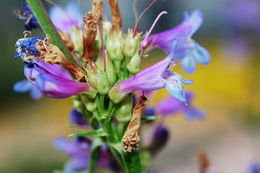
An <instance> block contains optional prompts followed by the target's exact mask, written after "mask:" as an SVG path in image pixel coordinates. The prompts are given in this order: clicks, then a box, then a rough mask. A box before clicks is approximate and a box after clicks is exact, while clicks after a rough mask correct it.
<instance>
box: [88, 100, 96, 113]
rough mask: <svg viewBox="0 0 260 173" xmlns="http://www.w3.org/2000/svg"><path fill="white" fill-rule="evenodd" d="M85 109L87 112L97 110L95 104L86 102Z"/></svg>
mask: <svg viewBox="0 0 260 173" xmlns="http://www.w3.org/2000/svg"><path fill="white" fill-rule="evenodd" d="M86 108H87V110H88V111H89V112H93V111H94V110H96V109H97V105H96V103H95V102H87V104H86Z"/></svg>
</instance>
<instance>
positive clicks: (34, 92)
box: [13, 80, 43, 100]
mask: <svg viewBox="0 0 260 173" xmlns="http://www.w3.org/2000/svg"><path fill="white" fill-rule="evenodd" d="M13 89H14V91H15V92H18V93H24V92H30V95H31V97H32V98H33V99H36V100H37V99H40V98H42V96H43V94H42V93H41V91H40V90H39V89H38V88H37V87H35V86H34V85H33V84H32V83H31V82H29V81H28V80H23V81H20V82H17V83H15V84H14V87H13Z"/></svg>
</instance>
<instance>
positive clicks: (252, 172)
mask: <svg viewBox="0 0 260 173" xmlns="http://www.w3.org/2000/svg"><path fill="white" fill-rule="evenodd" d="M248 173H260V165H259V164H258V163H253V164H252V165H251V166H250V167H249V171H248Z"/></svg>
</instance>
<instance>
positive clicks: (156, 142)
mask: <svg viewBox="0 0 260 173" xmlns="http://www.w3.org/2000/svg"><path fill="white" fill-rule="evenodd" d="M168 140H169V131H168V130H167V128H166V127H165V126H164V125H163V124H160V125H158V126H157V127H156V128H155V130H154V132H153V136H152V139H151V142H150V144H149V146H148V150H149V151H151V152H152V154H156V153H157V152H158V151H160V150H161V149H162V148H163V147H164V146H165V145H166V143H167V142H168Z"/></svg>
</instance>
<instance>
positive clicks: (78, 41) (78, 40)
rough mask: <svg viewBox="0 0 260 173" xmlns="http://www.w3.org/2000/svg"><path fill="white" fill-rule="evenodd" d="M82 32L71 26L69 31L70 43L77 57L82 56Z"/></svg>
mask: <svg viewBox="0 0 260 173" xmlns="http://www.w3.org/2000/svg"><path fill="white" fill-rule="evenodd" d="M82 34H83V33H82V30H81V29H80V28H79V27H78V26H73V27H72V28H71V29H70V37H71V41H72V42H73V44H74V50H75V52H76V53H77V55H78V56H82V53H83V37H82Z"/></svg>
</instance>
